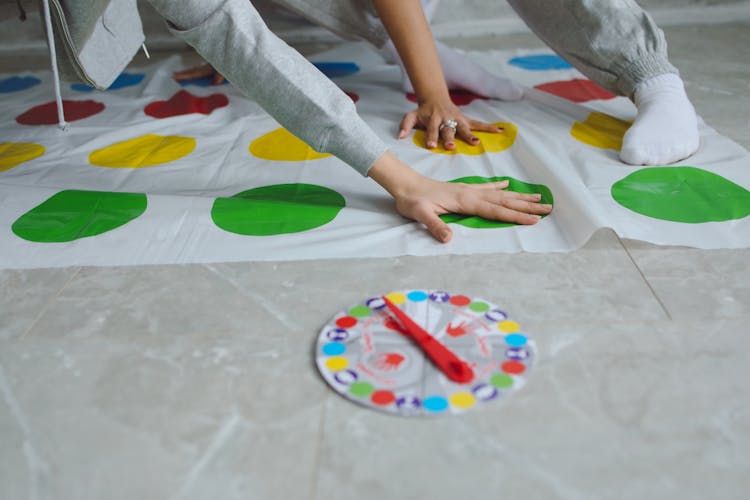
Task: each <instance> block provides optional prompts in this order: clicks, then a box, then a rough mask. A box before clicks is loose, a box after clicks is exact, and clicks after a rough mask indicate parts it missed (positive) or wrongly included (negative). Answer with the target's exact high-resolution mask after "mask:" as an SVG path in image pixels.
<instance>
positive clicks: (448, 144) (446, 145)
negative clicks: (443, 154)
mask: <svg viewBox="0 0 750 500" xmlns="http://www.w3.org/2000/svg"><path fill="white" fill-rule="evenodd" d="M455 145H456V143H455V142H446V143H445V147H447V148H452V147H453V146H455Z"/></svg>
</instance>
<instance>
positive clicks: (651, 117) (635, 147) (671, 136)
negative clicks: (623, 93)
mask: <svg viewBox="0 0 750 500" xmlns="http://www.w3.org/2000/svg"><path fill="white" fill-rule="evenodd" d="M634 97H635V105H636V106H637V107H638V114H637V116H636V118H635V121H634V122H633V125H632V126H631V127H630V129H628V131H627V132H626V133H625V137H623V140H622V149H621V150H620V159H621V160H622V161H624V162H625V163H629V164H631V165H665V164H668V163H674V162H676V161H679V160H682V159H684V158H687V157H688V156H690V155H692V154H693V153H695V152H696V151H697V150H698V146H699V144H700V137H699V134H698V118H697V116H696V115H695V108H693V105H692V104H691V103H690V100H689V99H688V97H687V94H686V93H685V86H684V84H683V83H682V80H681V79H680V77H679V76H677V75H675V74H673V73H668V74H664V75H659V76H655V77H653V78H650V79H649V80H646V81H645V82H642V83H641V84H640V85H638V86H637V87H636V90H635V96H634Z"/></svg>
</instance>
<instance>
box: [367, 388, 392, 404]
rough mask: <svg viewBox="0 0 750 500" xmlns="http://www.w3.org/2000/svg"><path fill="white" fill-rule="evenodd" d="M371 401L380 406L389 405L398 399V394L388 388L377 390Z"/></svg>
mask: <svg viewBox="0 0 750 500" xmlns="http://www.w3.org/2000/svg"><path fill="white" fill-rule="evenodd" d="M370 401H372V402H373V403H375V404H376V405H379V406H388V405H389V404H391V403H393V402H394V401H396V395H395V394H393V392H391V391H386V390H380V391H375V392H373V393H372V395H371V396H370Z"/></svg>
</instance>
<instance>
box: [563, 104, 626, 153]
mask: <svg viewBox="0 0 750 500" xmlns="http://www.w3.org/2000/svg"><path fill="white" fill-rule="evenodd" d="M632 123H633V122H629V121H625V120H620V119H619V118H615V117H614V116H610V115H606V114H604V113H599V112H596V111H595V112H593V113H590V114H589V116H587V117H586V121H585V122H583V123H581V122H575V123H574V124H573V128H571V129H570V135H572V136H573V137H575V138H576V139H578V140H579V141H581V142H582V143H584V144H588V145H589V146H594V147H595V148H602V149H614V150H616V151H619V150H620V149H621V148H622V136H624V135H625V132H627V131H628V129H629V128H630V125H631V124H632Z"/></svg>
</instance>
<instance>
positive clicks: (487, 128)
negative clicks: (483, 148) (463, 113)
mask: <svg viewBox="0 0 750 500" xmlns="http://www.w3.org/2000/svg"><path fill="white" fill-rule="evenodd" d="M469 127H470V128H471V130H478V131H479V132H489V133H491V134H498V133H500V132H502V131H503V128H502V127H498V126H497V125H493V124H491V123H484V122H480V121H477V120H470V121H469Z"/></svg>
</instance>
